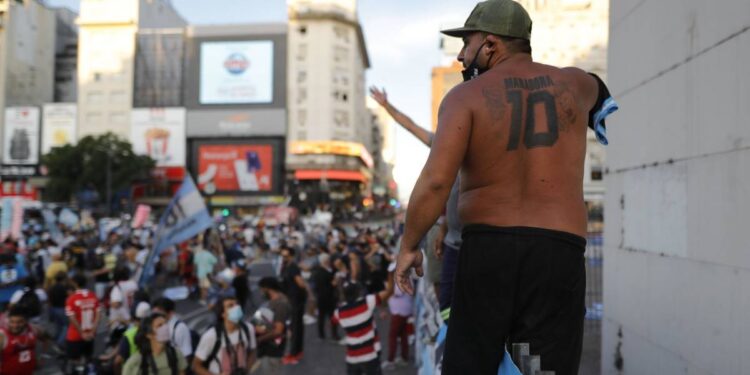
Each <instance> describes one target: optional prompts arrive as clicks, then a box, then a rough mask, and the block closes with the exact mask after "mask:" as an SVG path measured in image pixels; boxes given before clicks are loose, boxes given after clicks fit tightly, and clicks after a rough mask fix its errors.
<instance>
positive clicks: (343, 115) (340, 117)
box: [333, 110, 349, 128]
mask: <svg viewBox="0 0 750 375" xmlns="http://www.w3.org/2000/svg"><path fill="white" fill-rule="evenodd" d="M333 123H334V124H335V125H336V127H339V128H348V127H349V112H347V111H340V110H337V111H334V112H333Z"/></svg>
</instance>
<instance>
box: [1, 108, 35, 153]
mask: <svg viewBox="0 0 750 375" xmlns="http://www.w3.org/2000/svg"><path fill="white" fill-rule="evenodd" d="M3 136H4V138H3V163H4V164H10V165H36V164H39V108H36V107H11V108H6V109H5V131H4V133H3Z"/></svg>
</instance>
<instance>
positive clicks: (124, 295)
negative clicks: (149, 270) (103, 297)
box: [109, 267, 138, 344]
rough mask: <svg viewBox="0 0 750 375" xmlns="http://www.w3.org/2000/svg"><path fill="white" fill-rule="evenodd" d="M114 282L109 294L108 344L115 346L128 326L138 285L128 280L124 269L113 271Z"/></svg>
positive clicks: (127, 272)
mask: <svg viewBox="0 0 750 375" xmlns="http://www.w3.org/2000/svg"><path fill="white" fill-rule="evenodd" d="M114 281H115V284H114V285H113V286H112V289H111V291H110V293H109V329H110V334H111V336H110V342H111V343H113V344H116V343H117V342H119V341H120V337H122V333H124V332H125V330H126V329H127V327H128V324H130V320H131V308H132V306H133V304H134V302H135V300H134V297H135V294H136V292H137V291H138V285H137V284H136V283H135V281H133V280H131V279H130V270H129V269H128V268H126V267H120V268H117V269H115V272H114Z"/></svg>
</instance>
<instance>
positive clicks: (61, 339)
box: [47, 272, 74, 346]
mask: <svg viewBox="0 0 750 375" xmlns="http://www.w3.org/2000/svg"><path fill="white" fill-rule="evenodd" d="M73 292H74V290H73V288H72V286H71V285H70V282H69V281H68V275H67V274H66V273H65V272H58V273H57V275H55V283H54V284H53V285H52V287H50V288H49V289H48V291H47V296H48V297H49V319H50V322H51V323H52V324H53V325H54V327H55V332H56V335H55V336H54V337H55V342H56V343H57V345H58V346H62V345H63V344H64V343H65V335H66V333H67V328H68V317H67V316H66V315H65V301H66V300H67V299H68V296H69V295H70V294H72V293H73Z"/></svg>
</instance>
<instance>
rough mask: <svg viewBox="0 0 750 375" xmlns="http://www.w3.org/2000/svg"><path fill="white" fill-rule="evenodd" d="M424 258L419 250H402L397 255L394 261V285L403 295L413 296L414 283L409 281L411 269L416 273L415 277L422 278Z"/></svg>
mask: <svg viewBox="0 0 750 375" xmlns="http://www.w3.org/2000/svg"><path fill="white" fill-rule="evenodd" d="M423 261H424V256H423V255H422V252H421V251H420V250H419V249H404V248H401V252H399V253H398V258H397V259H396V272H395V273H396V284H397V285H398V287H399V289H401V291H403V292H404V293H406V294H408V295H410V296H413V295H414V283H413V282H412V281H411V270H412V268H413V269H414V270H415V271H416V272H417V276H419V277H422V276H424V269H423V268H422V262H423Z"/></svg>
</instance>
